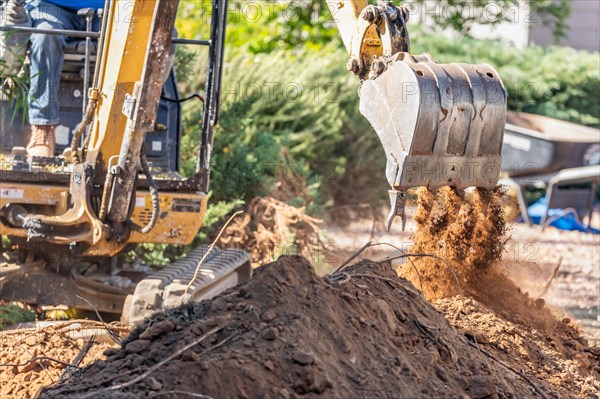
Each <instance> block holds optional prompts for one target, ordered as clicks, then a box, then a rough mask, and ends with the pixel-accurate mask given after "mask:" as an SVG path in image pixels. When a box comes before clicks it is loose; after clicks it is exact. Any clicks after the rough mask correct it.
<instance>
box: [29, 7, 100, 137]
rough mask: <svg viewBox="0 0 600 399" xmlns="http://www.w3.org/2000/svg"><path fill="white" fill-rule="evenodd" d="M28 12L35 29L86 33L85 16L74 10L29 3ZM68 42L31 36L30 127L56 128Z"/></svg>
mask: <svg viewBox="0 0 600 399" xmlns="http://www.w3.org/2000/svg"><path fill="white" fill-rule="evenodd" d="M27 9H28V11H29V15H30V16H31V20H32V22H33V26H34V27H35V28H40V29H67V30H82V31H85V30H86V21H85V17H83V16H78V15H77V11H72V10H68V9H65V8H61V7H59V6H57V5H54V4H51V3H47V2H45V1H43V0H30V1H28V3H27ZM99 27H100V19H99V18H98V17H97V16H96V17H94V27H93V29H94V30H96V31H97V30H99ZM68 40H71V39H70V38H66V37H64V36H56V35H45V34H38V33H36V34H32V35H31V48H30V53H29V60H30V89H29V123H30V124H32V125H44V126H47V125H57V124H58V122H59V104H58V98H59V97H58V93H59V89H60V75H61V72H62V68H63V62H64V56H65V46H66V44H67V41H68ZM78 40H81V39H78Z"/></svg>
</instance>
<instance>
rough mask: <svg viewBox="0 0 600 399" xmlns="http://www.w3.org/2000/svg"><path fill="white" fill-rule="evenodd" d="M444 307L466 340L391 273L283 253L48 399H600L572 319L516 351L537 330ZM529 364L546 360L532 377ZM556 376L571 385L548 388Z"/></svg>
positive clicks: (470, 308)
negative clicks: (332, 268)
mask: <svg viewBox="0 0 600 399" xmlns="http://www.w3.org/2000/svg"><path fill="white" fill-rule="evenodd" d="M438 306H439V308H440V309H442V310H443V311H444V312H446V313H447V314H448V315H452V320H453V323H455V324H456V325H457V326H458V327H459V328H461V330H457V329H456V328H454V327H453V326H452V325H451V324H450V322H448V320H447V319H446V318H445V317H444V316H443V315H442V314H441V313H440V312H439V311H438V310H436V309H435V308H434V307H433V306H432V305H431V304H430V303H429V302H427V301H426V299H425V298H424V297H423V295H422V294H421V293H420V292H419V291H417V290H416V289H415V288H414V286H413V285H412V284H411V283H410V282H409V281H407V280H404V279H401V278H399V277H398V275H397V273H396V272H395V271H394V269H393V268H392V267H391V265H390V264H389V263H373V262H370V261H363V262H361V263H359V264H357V265H354V266H352V267H350V268H347V269H345V270H344V271H343V272H342V273H339V274H337V275H335V276H333V277H329V278H321V277H318V276H317V275H316V274H315V272H314V270H313V268H312V267H311V265H310V264H309V263H308V262H307V261H306V260H304V259H303V258H300V257H297V256H291V257H282V258H280V259H279V260H278V261H277V262H275V263H272V264H269V265H267V266H263V267H261V268H259V269H258V270H257V271H256V275H255V276H254V278H253V279H252V280H251V281H249V282H248V283H245V284H243V285H241V286H238V287H236V288H233V289H230V290H228V291H226V292H225V293H224V294H222V295H220V296H218V297H216V298H215V299H213V300H209V301H204V302H202V303H200V304H189V305H185V306H182V307H181V308H178V309H175V310H172V311H169V312H167V313H161V314H157V315H155V316H153V317H152V318H150V319H148V320H146V321H145V322H144V323H143V324H142V325H141V326H139V327H138V328H137V329H136V330H135V331H133V332H132V334H131V335H130V336H128V337H127V338H126V339H125V340H124V342H123V345H122V347H121V348H119V349H114V350H109V351H107V352H106V355H107V358H106V360H101V361H98V362H96V363H95V364H93V365H92V366H90V367H89V368H87V369H85V370H84V371H83V372H82V373H81V374H80V375H77V376H75V377H73V378H72V379H70V380H69V381H67V382H66V383H64V384H61V385H57V386H54V387H52V388H50V389H46V390H44V392H43V394H42V395H41V397H42V398H189V397H191V396H190V394H189V393H194V394H196V397H201V396H198V395H200V394H201V395H206V396H203V397H211V398H300V397H306V398H367V397H368V398H466V397H469V398H474V399H479V398H519V399H521V398H536V397H541V396H540V395H539V393H536V392H535V391H534V389H537V390H538V392H543V393H544V394H545V395H546V396H547V397H551V398H554V397H581V398H584V397H585V398H594V397H596V398H597V397H599V391H598V387H597V384H596V383H597V381H598V377H599V376H600V370H598V357H597V353H596V354H595V353H594V352H593V351H592V350H591V349H590V348H587V347H586V346H585V344H584V343H583V342H581V339H580V338H578V336H577V333H576V331H575V330H574V329H573V328H572V327H571V326H570V325H569V324H568V323H562V322H561V323H558V322H557V323H555V327H556V329H555V331H554V335H553V336H552V337H548V336H546V335H545V334H546V333H545V331H542V330H539V331H538V332H537V333H533V332H531V334H529V335H527V339H531V340H532V341H531V342H526V343H525V344H523V345H522V348H524V349H523V353H522V354H517V353H513V351H514V350H515V349H516V348H519V346H518V344H519V341H518V340H517V341H514V340H513V338H511V337H523V336H524V335H523V334H526V333H525V332H521V331H517V332H515V331H513V330H510V331H507V332H506V334H507V335H502V334H504V332H501V331H500V330H498V331H496V330H495V328H496V327H495V326H497V325H498V326H500V327H499V328H502V329H509V327H510V326H511V325H509V324H507V323H505V322H503V321H502V320H500V319H498V320H496V319H494V317H495V316H494V310H493V309H488V308H485V307H483V306H480V305H478V304H477V303H476V302H475V301H473V302H470V301H467V300H465V299H464V298H461V297H459V298H455V299H452V300H450V302H449V303H444V302H440V303H439V305H438ZM484 316H485V317H484ZM481 318H483V319H482V320H479V319H481ZM488 318H489V320H488ZM474 320H475V321H474ZM461 323H464V325H463V324H461ZM498 323H500V324H498ZM492 325H493V326H494V329H491V328H490V327H491V326H492ZM512 326H514V328H517V329H520V328H521V327H520V326H518V325H517V324H516V323H515V324H513V325H512ZM559 326H560V327H559ZM463 331H464V332H463ZM486 337H487V338H486ZM503 340H508V341H510V342H507V343H504V344H503V343H502V342H503ZM515 340H516V338H515ZM476 342H479V343H476ZM513 342H516V344H513ZM501 344H502V345H501ZM496 346H497V347H498V349H497V350H496V349H495V348H496ZM484 351H485V352H484ZM502 351H504V352H502ZM547 351H554V353H555V355H552V356H551V355H547V354H546V352H547ZM486 353H487V354H488V355H486ZM523 357H525V358H526V359H528V360H530V361H531V359H535V361H536V363H532V366H531V367H524V361H523ZM495 359H496V360H495ZM557 359H559V360H563V361H566V360H567V359H568V360H570V361H571V363H570V366H569V367H566V366H565V368H561V366H560V364H562V363H560V364H559V363H557V361H556V360H557ZM500 362H502V363H500ZM542 365H543V367H544V369H543V371H540V370H539V367H538V366H542ZM510 369H512V370H513V371H511V370H510ZM521 369H523V370H524V371H525V373H526V376H525V377H526V378H527V379H528V380H529V382H527V381H526V380H525V379H524V378H522V377H521V376H518V375H517V372H518V370H521ZM558 372H564V373H565V377H564V378H546V377H547V376H548V375H552V376H554V375H555V374H556V373H558ZM571 375H573V376H575V378H571V377H570V376H571ZM579 381H583V382H581V383H579ZM594 384H596V385H594Z"/></svg>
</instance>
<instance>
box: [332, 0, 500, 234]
mask: <svg viewBox="0 0 600 399" xmlns="http://www.w3.org/2000/svg"><path fill="white" fill-rule="evenodd" d="M328 4H329V7H330V10H331V14H332V15H333V17H334V20H335V22H336V24H337V26H338V30H339V31H340V34H341V36H342V39H343V41H344V44H345V46H346V48H347V50H348V52H349V53H350V58H349V60H348V70H349V71H350V72H352V73H354V74H355V75H357V76H358V77H359V78H360V79H361V87H360V91H359V95H360V112H361V113H362V114H363V115H364V116H365V117H366V118H367V119H368V120H369V122H370V123H371V125H372V126H373V128H374V129H375V132H376V133H377V135H378V136H379V139H380V141H381V143H382V145H383V149H384V151H385V154H386V157H387V167H386V176H387V179H388V182H389V184H390V186H391V190H390V202H391V207H392V210H391V212H390V216H389V218H388V229H389V228H390V227H391V224H392V222H393V220H394V218H395V217H396V216H400V217H401V218H402V227H403V229H404V227H405V225H406V214H405V212H404V207H405V202H406V191H407V190H408V189H410V188H412V187H418V186H424V187H428V188H429V189H432V190H436V189H438V188H440V187H443V186H451V187H455V188H456V189H459V190H460V189H465V188H467V187H481V188H487V189H491V188H494V187H495V186H496V185H497V182H498V179H499V177H500V164H501V150H502V140H503V137H504V126H505V123H506V101H507V97H506V89H505V88H504V85H503V83H502V79H501V78H500V75H499V74H498V72H497V71H496V70H495V69H494V68H493V67H492V66H490V65H487V64H482V65H467V64H460V63H457V64H437V63H435V62H434V61H433V59H432V57H431V55H429V54H422V55H411V54H410V40H409V36H408V30H407V27H406V22H407V21H408V17H409V14H408V12H407V11H406V9H405V8H404V7H402V6H400V7H397V6H395V5H394V4H393V3H392V2H391V1H377V5H372V4H368V3H367V1H366V0H349V1H338V2H328Z"/></svg>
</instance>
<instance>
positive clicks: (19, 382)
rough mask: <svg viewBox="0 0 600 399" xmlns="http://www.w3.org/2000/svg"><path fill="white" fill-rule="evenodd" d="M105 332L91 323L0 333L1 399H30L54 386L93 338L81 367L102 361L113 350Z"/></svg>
mask: <svg viewBox="0 0 600 399" xmlns="http://www.w3.org/2000/svg"><path fill="white" fill-rule="evenodd" d="M112 328H114V327H112ZM115 331H118V332H121V333H123V332H126V331H127V330H126V329H123V328H121V329H120V330H119V329H116V328H115ZM104 332H105V330H104V326H103V325H102V324H100V323H95V322H91V321H69V322H64V323H58V324H54V323H53V324H50V325H47V326H44V327H32V328H25V329H19V330H14V331H1V332H0V341H1V342H2V345H1V350H0V365H1V367H0V382H1V384H0V398H3V399H4V398H6V399H8V398H10V399H19V398H32V397H34V396H35V395H36V393H37V392H38V391H39V390H40V388H41V387H43V386H46V385H50V384H53V383H56V382H57V381H59V380H60V378H61V376H62V375H63V373H64V372H65V371H66V370H65V369H66V365H65V364H63V363H66V364H72V363H73V360H74V359H75V358H76V356H77V355H78V354H79V353H80V351H81V349H82V348H83V347H84V346H85V345H86V343H87V342H88V341H89V340H90V339H92V338H93V341H92V342H93V344H91V348H90V350H89V352H88V353H87V355H86V356H85V357H84V358H83V361H82V362H81V364H80V366H86V365H88V364H90V363H92V362H93V361H95V360H97V359H102V358H103V353H104V351H105V350H106V349H108V348H111V347H114V346H115V343H114V342H113V341H111V340H110V339H109V338H108V336H107V335H106V334H104ZM42 357H43V358H44V359H39V358H42ZM35 359H39V360H35ZM51 359H54V360H58V361H60V362H62V363H57V362H56V361H53V360H51Z"/></svg>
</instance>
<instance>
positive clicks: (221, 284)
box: [121, 246, 252, 323]
mask: <svg viewBox="0 0 600 399" xmlns="http://www.w3.org/2000/svg"><path fill="white" fill-rule="evenodd" d="M207 251H208V247H205V246H202V247H198V248H196V249H194V250H193V251H192V252H190V253H189V254H188V255H187V256H186V257H185V258H183V259H180V260H178V261H176V262H174V263H172V264H170V265H168V266H166V267H164V268H162V269H161V270H160V271H157V272H154V273H152V274H150V275H149V276H148V277H146V278H144V279H143V280H142V281H140V282H139V283H138V284H137V286H136V288H135V292H134V293H133V294H131V295H128V296H127V299H126V300H125V304H124V307H123V313H122V319H121V321H123V322H125V323H135V322H137V321H140V320H143V319H144V318H145V317H147V316H149V315H151V314H152V313H154V312H155V311H158V310H161V309H165V308H171V307H176V306H179V305H181V304H182V303H185V302H189V301H201V300H203V299H209V298H212V297H214V296H216V295H218V294H219V293H220V292H222V291H224V290H226V289H227V288H230V287H233V286H234V285H236V284H238V283H241V282H244V281H247V280H249V279H250V277H251V275H252V267H251V264H250V261H251V259H250V255H249V254H248V253H247V252H245V251H243V250H238V249H226V250H220V249H218V248H213V249H212V250H211V252H210V253H209V254H208V256H207V257H206V259H204V262H203V263H202V266H201V267H200V269H199V271H198V273H197V274H196V269H197V268H198V264H199V263H200V262H201V261H202V259H203V258H204V257H205V255H206V253H207ZM194 276H195V278H194ZM192 279H193V281H192V283H191V284H190V281H191V280H192ZM188 285H189V289H188ZM186 291H187V292H186Z"/></svg>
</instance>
